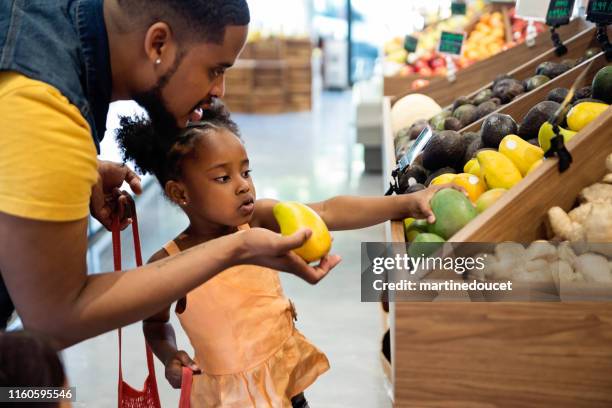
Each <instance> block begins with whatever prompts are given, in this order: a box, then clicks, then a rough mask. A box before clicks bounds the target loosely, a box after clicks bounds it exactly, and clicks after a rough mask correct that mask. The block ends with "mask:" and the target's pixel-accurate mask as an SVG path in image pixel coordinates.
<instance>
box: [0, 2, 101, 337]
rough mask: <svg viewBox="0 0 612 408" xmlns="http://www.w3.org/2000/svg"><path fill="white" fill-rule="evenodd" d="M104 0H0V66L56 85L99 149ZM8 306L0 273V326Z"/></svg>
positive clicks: (10, 309)
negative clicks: (84, 122) (85, 125)
mask: <svg viewBox="0 0 612 408" xmlns="http://www.w3.org/2000/svg"><path fill="white" fill-rule="evenodd" d="M103 2H104V0H0V71H16V72H19V73H21V74H23V75H25V76H27V77H29V78H32V79H35V80H39V81H42V82H45V83H47V84H49V85H52V86H53V87H55V88H57V89H58V90H59V91H60V92H61V93H62V94H63V95H64V96H65V97H66V98H68V100H69V101H70V102H71V103H72V104H73V105H75V106H76V107H77V108H78V109H79V110H80V111H81V114H82V115H83V117H84V118H85V119H86V120H87V122H88V123H89V126H90V128H91V133H92V138H93V142H94V144H95V146H96V150H97V151H98V153H99V152H100V141H101V140H102V137H103V136H104V132H105V130H106V116H107V114H108V105H109V103H110V95H111V88H112V82H111V69H110V55H109V50H108V37H107V34H106V27H105V25H104V14H103ZM0 131H1V130H0ZM13 310H14V307H13V304H12V302H11V299H10V297H9V295H8V292H7V290H6V287H5V285H4V282H3V280H2V279H1V278H0V330H2V329H3V328H4V327H5V325H6V323H7V320H8V318H9V317H10V315H11V313H12V312H13Z"/></svg>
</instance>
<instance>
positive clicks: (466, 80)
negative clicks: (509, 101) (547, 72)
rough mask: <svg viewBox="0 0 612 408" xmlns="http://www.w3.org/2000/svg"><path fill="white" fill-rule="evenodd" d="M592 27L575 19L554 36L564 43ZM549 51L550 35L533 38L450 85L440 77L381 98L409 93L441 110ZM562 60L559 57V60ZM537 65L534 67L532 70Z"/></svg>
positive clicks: (467, 71) (462, 72)
mask: <svg viewBox="0 0 612 408" xmlns="http://www.w3.org/2000/svg"><path fill="white" fill-rule="evenodd" d="M592 27H593V25H592V24H591V23H588V22H586V21H585V20H583V19H575V20H573V21H572V22H571V23H570V24H568V25H566V26H563V27H561V28H560V29H559V30H558V32H559V35H560V36H561V38H562V39H563V41H567V40H568V39H570V38H571V37H572V36H575V35H576V34H578V33H581V32H584V31H585V30H587V29H589V28H591V29H592ZM552 48H553V47H552V41H551V40H550V33H548V32H544V33H541V34H540V35H538V36H537V37H536V44H535V45H534V46H533V47H527V45H526V44H525V43H523V44H520V45H517V46H516V47H514V48H511V49H509V50H507V51H503V52H500V53H499V54H497V55H494V56H492V57H490V58H487V59H485V60H482V61H479V62H477V63H475V64H473V65H470V66H469V67H467V68H465V69H462V70H460V71H459V72H457V79H456V81H454V82H449V81H448V79H446V78H442V77H432V79H431V82H430V84H429V85H428V86H426V87H423V88H421V89H418V90H416V91H411V90H410V89H408V88H403V89H394V88H391V87H390V86H389V87H387V91H386V92H389V93H385V95H394V96H395V95H397V96H398V97H401V96H405V95H408V94H410V93H420V94H424V95H428V96H430V97H432V98H433V99H434V100H435V101H436V102H438V104H440V105H441V106H445V105H448V104H450V103H452V101H453V100H455V99H456V98H457V97H459V96H461V95H468V94H469V93H471V92H473V91H474V90H476V89H479V88H481V87H482V86H484V85H486V84H488V83H490V82H491V81H493V79H495V77H496V76H497V75H499V74H501V73H506V72H508V67H516V66H519V65H521V64H524V63H527V62H529V61H532V60H534V59H536V58H539V57H541V56H542V54H544V53H546V52H551V51H552ZM563 58H564V57H561V59H563ZM548 60H555V61H556V60H558V58H556V56H554V52H551V55H550V57H549V59H548ZM538 64H539V62H538ZM538 64H536V65H534V68H535V67H536V66H537V65H538ZM399 83H400V84H401V82H399Z"/></svg>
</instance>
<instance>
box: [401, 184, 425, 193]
mask: <svg viewBox="0 0 612 408" xmlns="http://www.w3.org/2000/svg"><path fill="white" fill-rule="evenodd" d="M426 188H427V187H425V186H424V185H423V184H419V183H417V184H413V185H411V186H410V187H408V189H406V191H405V192H404V194H410V193H416V192H417V191H421V190H425V189H426Z"/></svg>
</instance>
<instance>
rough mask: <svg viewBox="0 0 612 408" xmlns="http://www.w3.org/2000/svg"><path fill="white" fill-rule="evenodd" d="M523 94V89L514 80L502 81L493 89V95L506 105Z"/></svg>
mask: <svg viewBox="0 0 612 408" xmlns="http://www.w3.org/2000/svg"><path fill="white" fill-rule="evenodd" d="M524 92H525V88H524V87H523V84H522V83H521V82H520V81H517V80H516V79H511V78H509V79H502V80H501V81H499V82H498V83H497V84H495V86H494V87H493V94H494V95H495V96H496V97H497V98H499V99H500V100H501V101H502V103H508V102H510V101H511V100H512V99H514V97H516V96H518V95H520V94H522V93H524Z"/></svg>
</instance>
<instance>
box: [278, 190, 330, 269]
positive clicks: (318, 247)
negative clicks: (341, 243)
mask: <svg viewBox="0 0 612 408" xmlns="http://www.w3.org/2000/svg"><path fill="white" fill-rule="evenodd" d="M273 213H274V218H276V221H277V222H278V225H279V226H280V230H281V234H283V235H292V234H294V233H295V232H297V231H298V230H300V229H302V228H309V229H310V230H311V231H312V235H311V236H310V238H308V240H307V241H306V242H305V243H304V245H302V246H301V247H299V248H298V249H295V250H294V252H295V253H296V254H298V255H299V256H300V257H301V258H303V259H304V260H305V261H306V262H314V261H316V260H319V259H321V258H323V257H324V256H325V255H327V253H328V252H329V250H330V248H331V241H332V240H331V235H330V233H329V230H328V229H327V226H326V225H325V222H324V221H323V220H322V219H321V217H320V216H319V214H317V213H316V212H315V211H314V210H313V209H312V208H310V207H308V206H307V205H304V204H302V203H298V202H294V201H288V202H280V203H277V204H276V205H275V206H274V208H273Z"/></svg>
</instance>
